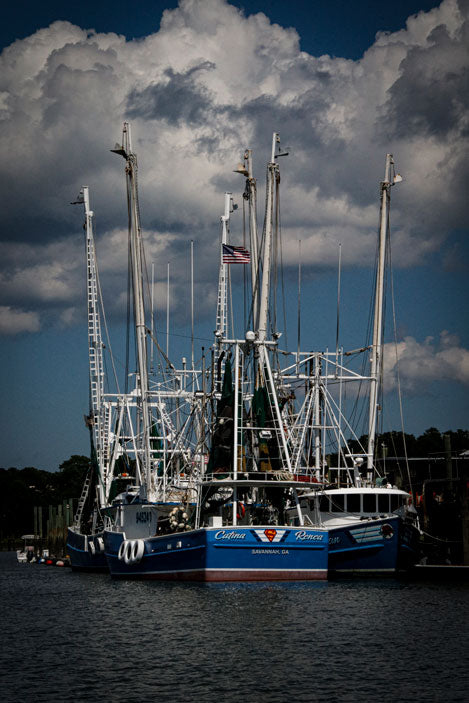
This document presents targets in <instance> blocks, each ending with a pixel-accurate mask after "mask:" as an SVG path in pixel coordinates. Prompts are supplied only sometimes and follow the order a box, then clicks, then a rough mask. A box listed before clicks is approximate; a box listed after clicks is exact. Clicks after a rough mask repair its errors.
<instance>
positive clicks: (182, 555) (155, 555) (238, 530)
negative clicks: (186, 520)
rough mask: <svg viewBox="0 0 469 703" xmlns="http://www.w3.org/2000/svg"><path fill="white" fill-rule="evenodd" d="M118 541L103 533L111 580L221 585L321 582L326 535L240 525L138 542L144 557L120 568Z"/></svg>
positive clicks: (315, 531)
mask: <svg viewBox="0 0 469 703" xmlns="http://www.w3.org/2000/svg"><path fill="white" fill-rule="evenodd" d="M124 539H125V535H124V534H123V533H116V532H111V531H109V532H105V551H106V557H107V560H108V564H109V570H110V572H111V576H113V577H114V578H139V579H158V580H171V581H225V582H226V581H321V580H325V579H327V553H328V543H327V531H326V530H321V529H314V528H301V529H291V528H278V527H258V526H255V527H254V526H253V527H246V526H243V527H224V528H202V529H200V530H190V531H187V532H181V533H176V534H171V535H161V536H155V537H149V538H146V539H144V540H139V541H141V542H143V544H144V553H143V555H142V557H141V559H140V560H139V562H138V563H126V560H125V557H122V552H124V554H125V551H126V550H125V549H124V548H121V545H122V542H123V541H124ZM126 541H127V542H130V541H133V542H135V541H136V540H126ZM129 549H130V547H129ZM119 554H120V556H121V558H119Z"/></svg>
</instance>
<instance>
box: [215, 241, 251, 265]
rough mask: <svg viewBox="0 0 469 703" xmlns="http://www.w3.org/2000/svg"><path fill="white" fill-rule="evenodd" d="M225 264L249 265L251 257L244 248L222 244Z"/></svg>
mask: <svg viewBox="0 0 469 703" xmlns="http://www.w3.org/2000/svg"><path fill="white" fill-rule="evenodd" d="M222 247H223V263H224V264H248V263H249V262H250V261H251V256H250V254H249V252H248V250H247V249H245V248H244V247H232V246H230V245H229V244H222Z"/></svg>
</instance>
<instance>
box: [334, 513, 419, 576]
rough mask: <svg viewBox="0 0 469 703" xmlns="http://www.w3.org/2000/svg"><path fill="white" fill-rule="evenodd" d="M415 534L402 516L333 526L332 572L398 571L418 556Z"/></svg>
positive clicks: (369, 572)
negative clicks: (411, 532) (403, 520)
mask: <svg viewBox="0 0 469 703" xmlns="http://www.w3.org/2000/svg"><path fill="white" fill-rule="evenodd" d="M405 528H409V529H411V530H412V531H413V534H412V535H411V534H410V533H409V530H408V529H405ZM414 535H418V531H417V530H416V529H415V528H410V526H407V525H404V523H403V522H402V520H401V518H400V517H399V516H387V517H384V518H380V519H376V520H360V521H358V522H356V523H352V524H350V523H349V524H347V525H344V526H338V527H330V528H329V574H330V575H331V576H338V575H352V574H360V575H366V574H370V575H373V574H377V575H385V574H395V573H396V572H398V571H399V570H401V569H403V568H408V567H409V566H410V564H411V563H414V561H415V560H416V558H417V551H416V550H415V544H414V541H415V540H414Z"/></svg>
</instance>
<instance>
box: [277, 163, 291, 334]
mask: <svg viewBox="0 0 469 703" xmlns="http://www.w3.org/2000/svg"><path fill="white" fill-rule="evenodd" d="M279 183H280V174H279ZM277 202H278V226H279V243H280V280H281V285H282V306H283V329H284V331H285V345H286V346H287V348H288V331H287V311H286V296H285V278H284V267H283V237H282V217H281V212H280V188H279V190H278V193H277Z"/></svg>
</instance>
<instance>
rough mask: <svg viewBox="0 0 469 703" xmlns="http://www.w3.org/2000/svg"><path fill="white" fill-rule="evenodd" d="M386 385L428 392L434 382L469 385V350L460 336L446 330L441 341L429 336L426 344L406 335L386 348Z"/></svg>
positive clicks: (387, 387)
mask: <svg viewBox="0 0 469 703" xmlns="http://www.w3.org/2000/svg"><path fill="white" fill-rule="evenodd" d="M383 363H384V368H383V372H384V387H385V390H386V391H389V390H392V389H394V388H395V387H396V386H397V382H398V374H399V379H400V382H401V386H402V387H403V388H404V389H405V390H408V391H419V392H423V393H425V392H427V390H428V387H429V384H431V383H432V382H433V381H458V382H460V383H463V384H464V385H469V350H468V349H465V348H464V347H461V345H460V340H459V338H458V336H457V335H454V334H450V333H449V332H447V331H446V330H443V331H442V332H441V334H440V338H439V340H438V341H435V340H434V338H433V337H428V338H427V339H426V340H425V341H424V342H423V343H420V342H417V340H416V339H415V338H414V337H410V336H409V337H405V338H404V339H403V340H402V341H401V342H399V343H398V344H397V345H394V344H386V345H385V347H384V362H383Z"/></svg>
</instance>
